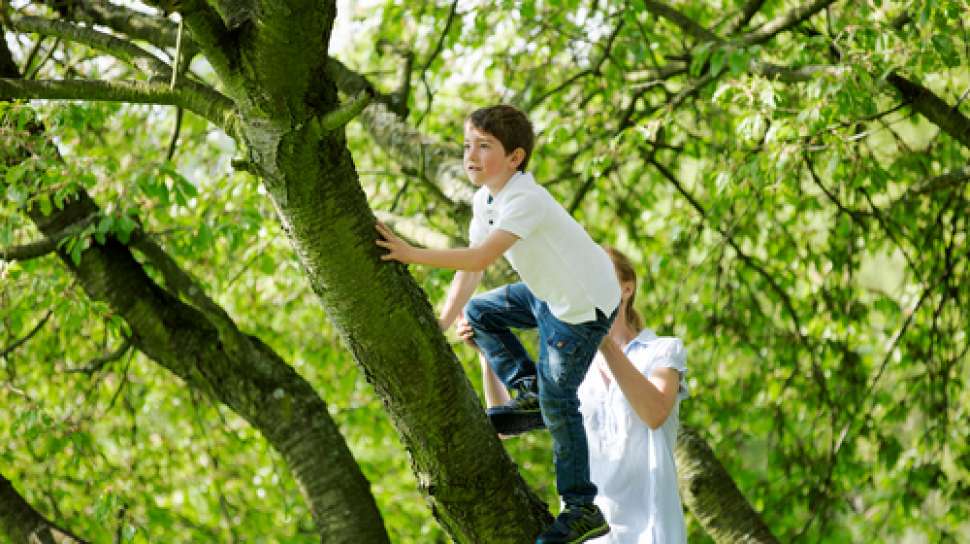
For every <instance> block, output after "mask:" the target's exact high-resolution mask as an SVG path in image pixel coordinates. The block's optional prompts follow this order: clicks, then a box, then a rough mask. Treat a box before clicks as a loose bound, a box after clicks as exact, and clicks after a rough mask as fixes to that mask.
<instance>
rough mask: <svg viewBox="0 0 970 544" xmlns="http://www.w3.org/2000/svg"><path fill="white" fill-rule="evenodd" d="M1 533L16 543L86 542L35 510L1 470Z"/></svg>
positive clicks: (58, 543) (83, 543)
mask: <svg viewBox="0 0 970 544" xmlns="http://www.w3.org/2000/svg"><path fill="white" fill-rule="evenodd" d="M0 534H5V535H7V538H9V542H11V543H12V544H85V542H86V541H84V540H82V539H80V538H78V537H76V536H74V535H72V534H71V533H69V532H68V531H67V530H65V529H61V528H59V527H57V526H56V525H54V524H53V523H51V522H50V521H49V520H48V519H47V518H45V517H44V516H43V515H42V514H41V513H40V512H38V511H36V510H34V508H33V507H32V506H30V504H28V503H27V501H25V500H24V498H23V497H21V496H20V493H18V492H17V490H16V489H14V487H13V483H12V482H10V480H8V479H7V478H5V477H4V476H3V475H2V474H0Z"/></svg>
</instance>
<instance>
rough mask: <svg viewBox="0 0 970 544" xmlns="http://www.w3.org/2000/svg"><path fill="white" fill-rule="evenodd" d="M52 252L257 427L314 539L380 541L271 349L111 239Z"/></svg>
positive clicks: (63, 219)
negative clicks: (77, 254) (209, 313)
mask: <svg viewBox="0 0 970 544" xmlns="http://www.w3.org/2000/svg"><path fill="white" fill-rule="evenodd" d="M97 211H98V210H97V207H96V205H95V204H94V202H93V201H91V199H90V198H89V197H88V196H87V195H86V194H84V193H80V194H78V195H77V196H76V197H75V198H74V199H72V200H71V201H69V202H68V204H67V205H66V206H65V207H64V208H63V209H62V210H57V211H55V212H54V213H52V214H51V215H50V216H46V217H45V216H43V215H41V214H40V213H39V212H37V211H34V212H32V213H31V217H32V219H33V220H34V222H35V223H36V224H37V226H38V228H40V230H41V231H42V232H43V233H45V234H47V235H52V234H54V233H57V232H59V231H60V230H62V229H63V228H64V227H65V226H66V225H69V224H71V223H72V222H74V221H77V220H78V219H80V218H83V217H87V216H90V215H91V214H93V213H97ZM58 255H59V256H60V258H61V260H62V261H63V262H64V264H65V265H66V266H67V267H68V268H69V269H70V270H71V272H73V273H74V275H75V276H76V277H77V278H78V280H79V281H80V283H81V285H82V286H83V288H84V290H85V292H87V294H88V295H89V296H90V297H91V298H92V299H95V300H99V301H104V302H106V303H108V304H109V305H110V306H111V308H112V309H113V310H114V311H115V312H117V313H118V315H120V316H122V317H124V319H125V321H126V322H127V323H128V325H129V326H130V327H131V331H132V343H133V344H134V346H135V347H137V348H138V349H139V350H141V351H142V352H144V353H145V355H147V356H149V357H151V358H152V359H153V360H155V361H156V362H158V363H159V364H161V365H162V366H164V367H165V368H167V369H169V370H170V371H172V372H173V373H174V374H176V375H177V376H179V377H181V378H182V379H184V380H185V381H186V382H187V383H188V384H189V385H190V386H192V387H194V388H196V389H199V390H201V391H203V392H205V393H206V394H207V395H209V396H210V397H212V398H214V399H216V400H218V401H220V402H223V403H225V404H226V405H227V406H229V407H230V408H232V409H233V410H234V411H235V412H236V413H238V414H239V415H241V416H242V417H243V418H245V419H246V420H247V421H248V422H249V423H250V424H252V425H253V426H254V427H255V428H257V429H259V431H260V432H261V433H262V434H263V435H264V436H265V437H266V439H267V440H268V441H269V442H270V444H271V445H272V446H273V447H274V448H275V449H276V450H277V451H279V452H280V454H282V456H283V458H284V459H285V460H286V462H287V464H288V465H289V467H290V469H291V470H292V471H293V474H294V477H295V479H296V481H297V482H298V484H299V485H300V488H301V490H302V491H303V493H304V495H305V497H306V498H307V501H308V503H309V506H310V510H311V511H312V513H313V517H314V521H315V522H316V523H317V526H318V530H319V531H320V534H321V537H322V539H323V540H324V541H326V542H360V541H361V539H364V541H366V542H387V534H386V531H385V529H384V525H383V521H382V519H381V516H380V513H379V512H378V510H377V506H376V503H375V502H374V498H373V496H372V495H371V493H370V488H369V484H368V483H367V481H366V479H365V478H364V476H363V474H362V473H361V471H360V467H359V466H358V465H357V463H356V462H355V461H354V459H353V457H352V456H351V453H350V450H349V449H348V448H347V445H346V443H345V441H344V440H343V437H342V436H341V435H340V433H339V431H338V429H337V426H336V424H335V423H334V422H333V420H332V419H331V418H330V415H329V412H328V411H327V406H326V404H325V403H324V401H323V400H322V399H321V398H320V396H319V395H317V393H316V392H315V391H314V390H313V388H312V387H311V386H310V384H309V383H308V382H306V380H304V379H303V378H302V377H300V376H299V375H298V374H297V373H296V371H295V370H293V368H292V367H291V366H289V365H288V364H286V362H285V361H283V360H282V359H281V358H280V357H279V355H277V354H276V353H275V352H274V351H273V350H272V349H271V348H269V347H268V346H267V345H266V344H264V343H263V342H262V341H260V340H259V339H258V338H256V337H253V336H249V335H246V334H244V333H242V332H240V331H238V329H232V330H226V327H225V325H224V324H218V325H217V324H214V323H212V322H211V321H210V320H209V319H208V318H207V317H206V316H205V315H204V314H203V313H202V312H200V311H199V310H198V309H196V308H194V307H192V306H190V305H188V304H186V303H184V302H182V301H181V300H179V299H178V298H176V297H175V296H173V295H172V294H171V293H169V292H168V291H167V290H165V289H163V288H162V287H160V286H159V285H157V284H156V283H155V282H154V281H153V280H151V278H149V277H148V275H147V274H146V273H145V271H144V270H143V269H142V267H141V265H140V264H139V263H138V262H137V261H136V260H135V258H134V256H133V255H132V254H131V251H130V250H129V248H128V247H127V246H125V245H123V244H121V243H120V242H119V241H117V240H116V239H114V238H112V237H109V238H108V239H107V241H106V243H105V244H104V245H99V244H96V243H95V244H92V245H91V247H90V248H89V249H87V250H85V251H84V252H83V253H82V254H81V260H80V262H79V263H78V264H75V263H74V262H73V261H72V259H71V257H70V255H69V254H68V253H67V252H66V251H63V250H61V251H59V252H58Z"/></svg>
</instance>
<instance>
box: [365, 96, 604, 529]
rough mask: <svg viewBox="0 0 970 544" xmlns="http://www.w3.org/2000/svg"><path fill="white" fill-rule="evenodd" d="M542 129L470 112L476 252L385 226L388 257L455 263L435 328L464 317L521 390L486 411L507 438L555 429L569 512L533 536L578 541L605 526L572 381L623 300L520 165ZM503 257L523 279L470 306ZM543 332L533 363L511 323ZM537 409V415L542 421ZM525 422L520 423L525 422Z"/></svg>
mask: <svg viewBox="0 0 970 544" xmlns="http://www.w3.org/2000/svg"><path fill="white" fill-rule="evenodd" d="M534 141H535V136H534V135H533V131H532V124H531V123H530V122H529V120H528V119H527V118H526V116H525V114H523V113H522V112H521V111H519V110H518V109H516V108H514V107H512V106H504V105H499V106H491V107H488V108H482V109H480V110H477V111H475V112H473V113H472V114H471V115H470V116H469V117H468V119H467V120H466V122H465V144H464V148H465V153H464V166H465V171H466V173H467V174H468V177H469V178H470V179H471V181H472V183H474V184H475V185H477V186H478V187H480V188H479V190H478V191H477V192H476V193H475V197H474V201H473V204H472V221H471V228H470V238H471V247H468V248H461V249H447V250H433V249H421V248H415V247H412V246H410V245H408V244H407V243H406V242H404V241H403V240H401V239H400V238H398V237H397V236H396V235H394V233H393V232H391V231H390V229H388V228H387V227H386V226H384V225H383V224H381V223H378V225H377V230H378V231H379V232H380V234H381V235H382V236H383V238H384V239H383V240H378V241H377V244H378V245H379V246H381V247H384V248H386V249H388V250H389V251H388V253H387V254H386V255H383V256H382V257H381V258H382V259H384V260H397V261H400V262H402V263H405V264H408V263H416V264H425V265H430V266H437V267H442V268H453V269H456V270H458V272H457V273H456V274H455V279H454V280H453V282H452V285H451V288H450V289H449V292H448V298H447V300H446V302H445V306H444V309H443V311H442V316H441V318H440V319H439V325H440V326H441V328H442V329H447V328H448V327H449V326H451V324H452V323H453V322H454V321H455V319H456V318H458V314H459V311H460V308H462V306H464V305H465V302H466V301H468V305H467V307H465V319H467V322H468V324H469V325H470V326H471V328H472V330H473V331H474V340H475V343H476V344H477V346H478V348H479V349H480V350H481V351H482V353H484V355H485V357H486V358H487V360H488V363H489V365H490V366H491V368H492V369H493V370H494V371H495V374H496V375H497V376H498V377H499V379H501V380H502V382H503V383H504V384H505V386H506V387H508V388H509V389H512V390H514V391H516V392H517V396H516V397H515V398H514V399H512V400H511V401H509V402H508V403H506V404H505V405H502V406H498V407H495V408H492V409H490V410H489V413H488V416H489V419H490V420H491V422H492V424H493V425H494V426H495V428H496V430H497V431H498V432H499V433H502V434H516V433H519V432H524V431H527V430H530V429H532V428H536V427H538V426H541V425H542V424H543V423H544V424H545V426H546V427H548V428H549V431H550V433H551V434H552V439H553V448H554V452H553V453H554V458H555V464H556V488H557V489H558V491H559V494H560V495H561V496H562V499H563V504H564V508H563V511H562V512H561V513H560V514H559V516H558V517H557V518H556V521H555V523H553V524H552V526H550V527H549V528H548V529H547V530H546V531H545V532H544V533H543V534H542V535H540V536H539V539H538V540H537V541H536V542H537V543H542V544H549V543H554V542H555V543H560V542H569V543H579V542H584V541H586V540H588V539H590V538H593V537H597V536H601V535H604V534H606V533H608V532H609V530H610V529H609V526H608V525H607V524H606V521H605V520H604V519H603V515H602V513H601V512H600V511H599V509H598V508H597V507H596V506H595V505H594V504H593V499H594V498H595V497H596V486H595V485H593V483H592V482H591V481H590V478H589V452H588V447H587V443H586V433H585V430H584V429H583V420H582V416H581V415H580V413H579V400H578V398H577V396H576V391H577V388H578V387H579V384H580V383H582V381H583V378H584V377H585V376H586V371H587V370H588V369H589V365H590V362H591V361H592V359H593V355H595V353H596V350H597V348H598V347H599V344H600V340H601V339H602V338H603V336H604V335H605V334H606V332H607V331H608V330H609V328H610V325H611V324H612V321H613V319H614V317H615V316H616V309H617V307H618V306H619V303H620V286H619V283H618V282H617V279H616V274H615V273H614V272H613V264H612V262H611V261H610V258H609V256H608V255H607V254H606V252H605V251H604V250H603V249H602V248H601V247H600V246H599V245H597V244H596V243H594V242H593V240H592V239H591V238H590V237H589V235H588V234H587V233H586V231H585V230H584V229H583V228H582V227H581V226H580V225H579V224H578V223H576V221H575V220H573V218H572V217H571V216H570V215H569V214H568V213H567V212H566V210H565V209H563V207H562V206H561V205H560V204H559V203H558V202H556V201H555V199H553V198H552V196H551V195H549V193H548V191H546V190H545V189H544V188H543V187H541V186H540V185H538V184H536V182H535V180H534V179H533V177H532V175H531V174H529V173H527V172H526V171H525V168H526V166H527V165H528V163H529V158H530V155H531V153H532V148H533V144H534ZM503 254H504V255H505V256H506V257H507V258H508V260H509V263H511V265H512V267H513V268H515V270H516V271H517V272H518V273H519V276H520V277H521V278H522V282H519V283H515V284H511V285H506V286H504V287H500V288H498V289H495V290H493V291H490V292H488V293H485V294H482V295H479V296H477V297H475V298H473V299H471V300H470V301H469V298H470V297H471V294H472V293H473V292H474V290H475V288H476V287H477V286H478V283H479V282H480V281H481V277H482V272H481V271H482V270H483V269H484V268H485V267H486V266H488V265H489V264H491V263H492V262H494V261H495V260H496V259H498V258H499V257H500V256H502V255H503ZM536 327H538V329H539V336H540V339H541V340H540V356H539V362H538V365H536V364H535V363H533V361H532V360H531V359H530V357H529V355H528V353H527V352H526V350H525V349H524V348H523V347H522V344H521V343H520V342H519V340H518V339H517V338H516V336H515V335H514V334H513V333H512V332H511V329H512V328H518V329H529V328H536ZM540 409H541V417H540ZM523 422H525V425H523Z"/></svg>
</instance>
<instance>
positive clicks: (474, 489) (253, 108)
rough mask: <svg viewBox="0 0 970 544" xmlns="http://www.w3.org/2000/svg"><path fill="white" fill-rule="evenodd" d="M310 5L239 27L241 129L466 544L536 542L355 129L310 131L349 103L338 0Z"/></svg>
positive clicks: (320, 286) (443, 517)
mask: <svg viewBox="0 0 970 544" xmlns="http://www.w3.org/2000/svg"><path fill="white" fill-rule="evenodd" d="M303 4H304V3H301V2H289V3H285V4H284V3H279V4H275V3H271V2H265V3H259V5H258V8H257V10H256V11H255V12H254V15H253V18H252V20H250V21H248V22H244V23H240V24H239V26H238V28H237V30H236V31H235V36H236V39H237V43H238V44H239V48H238V55H239V59H240V62H239V65H240V71H239V73H240V74H242V78H243V79H244V80H245V81H246V83H245V84H244V87H245V89H246V93H245V94H246V96H247V99H246V100H242V101H240V102H239V112H240V125H239V126H240V130H239V134H237V135H236V136H237V137H238V140H239V141H240V143H241V144H242V145H243V146H244V147H245V150H246V153H247V154H248V160H249V162H250V164H251V165H252V167H253V169H254V170H255V171H256V172H258V173H259V174H260V176H261V177H262V180H263V183H264V185H265V186H266V188H267V190H268V193H269V194H270V196H271V198H272V200H273V203H274V205H275V206H276V209H277V211H278V214H279V217H280V221H281V223H282V225H283V228H284V230H285V232H286V233H287V235H288V237H289V239H290V241H291V242H292V244H293V247H294V248H295V250H296V252H297V255H298V256H299V258H300V261H301V263H302V265H303V267H304V269H305V271H306V274H307V276H308V277H309V279H310V282H311V284H312V286H313V289H314V291H315V292H316V293H317V294H318V295H319V296H320V298H321V300H322V302H323V305H324V308H325V309H326V311H327V313H328V315H329V317H330V318H331V320H332V321H333V322H334V324H335V326H336V329H337V330H338V332H339V333H340V335H341V337H342V338H343V340H344V342H345V344H346V345H347V346H348V348H349V349H350V351H351V353H352V354H353V355H354V358H355V360H356V361H357V363H358V364H359V365H360V366H361V367H362V368H363V371H364V372H365V374H366V376H367V378H368V380H369V382H370V383H371V384H373V386H374V388H375V390H376V391H377V394H378V395H379V396H380V398H381V399H382V400H383V401H384V403H385V406H386V407H387V411H388V413H389V415H390V417H391V420H392V422H393V423H394V425H395V426H396V428H397V430H398V432H399V433H400V435H401V437H402V441H403V442H404V444H405V447H406V448H407V449H408V451H409V453H410V455H411V460H412V465H413V470H414V472H415V474H416V476H417V479H418V481H419V483H420V486H421V489H422V490H423V491H424V493H425V494H426V496H427V498H428V500H429V503H430V506H431V508H432V512H433V513H434V515H435V516H436V518H437V519H438V520H439V521H440V522H441V524H442V526H443V527H444V528H445V530H446V531H447V532H448V533H449V535H450V536H451V537H452V538H453V539H454V540H455V541H459V542H488V543H499V542H515V543H519V542H527V541H530V540H531V539H534V537H535V536H536V535H537V534H538V533H539V531H540V530H541V529H542V527H543V525H544V524H545V523H547V522H548V521H549V520H550V516H549V513H548V509H547V506H546V505H545V504H544V503H543V502H541V501H540V500H539V499H538V497H536V495H535V494H534V493H533V492H532V491H531V490H530V489H529V488H528V486H527V485H526V484H525V482H524V481H523V480H522V478H521V476H520V475H519V474H518V472H517V470H516V468H515V465H514V464H513V463H512V461H511V460H510V459H509V457H508V456H507V454H506V453H505V450H504V449H503V448H502V446H501V444H500V443H499V441H498V439H497V438H496V436H495V433H494V431H493V430H492V429H491V427H490V426H489V425H488V423H487V421H486V419H485V417H484V414H483V412H482V407H481V406H480V404H479V402H478V398H477V396H476V395H475V393H474V391H473V390H472V388H471V385H470V383H469V382H468V379H467V377H466V376H465V374H464V371H463V370H462V367H461V365H460V364H459V363H458V361H457V359H456V357H455V355H454V353H453V352H452V350H451V348H450V346H449V345H448V344H447V342H446V341H445V339H444V336H443V335H442V334H441V332H440V331H439V330H438V328H437V321H436V319H435V316H434V313H433V311H432V309H431V306H430V304H429V303H428V300H427V297H426V296H425V294H424V293H423V292H422V291H421V289H420V288H419V287H418V286H417V284H416V283H415V282H414V281H413V279H412V278H411V277H410V275H408V274H407V272H406V270H405V269H404V268H403V267H402V266H400V265H397V264H389V263H385V262H383V261H381V260H380V251H379V248H378V247H377V246H376V244H375V243H374V241H375V239H376V236H377V234H376V231H375V230H374V224H375V219H374V215H373V213H372V212H371V210H370V208H369V206H368V204H367V201H366V197H365V195H364V192H363V190H362V188H361V185H360V182H359V180H358V178H357V173H356V170H355V167H354V164H353V160H352V158H351V156H350V152H349V150H348V149H347V145H346V141H345V138H344V134H343V130H342V129H337V130H332V131H327V132H317V131H314V130H312V129H311V127H312V126H314V125H315V124H316V123H314V121H315V120H316V119H319V118H321V117H322V116H325V115H328V114H329V113H331V112H333V111H335V110H336V109H338V108H340V107H341V105H340V104H339V102H338V98H337V88H336V86H335V84H334V82H333V81H332V80H331V79H330V76H329V75H328V71H327V51H326V48H327V40H328V39H329V28H330V27H329V25H330V24H331V23H332V20H333V19H332V18H333V10H332V9H331V7H332V6H331V4H330V3H318V2H309V3H306V5H303ZM297 15H298V17H297ZM294 17H297V18H296V19H294ZM227 92H228V94H229V95H231V96H240V94H241V93H240V92H239V90H238V89H237V90H234V91H227Z"/></svg>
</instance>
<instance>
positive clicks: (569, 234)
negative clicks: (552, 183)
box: [469, 172, 620, 323]
mask: <svg viewBox="0 0 970 544" xmlns="http://www.w3.org/2000/svg"><path fill="white" fill-rule="evenodd" d="M495 229H501V230H504V231H506V232H509V233H511V234H514V235H515V236H517V237H518V238H519V240H518V241H517V242H516V243H515V244H513V245H512V247H511V248H509V250H508V251H506V252H505V257H506V258H507V259H508V260H509V263H511V264H512V267H513V268H515V270H516V272H518V273H519V277H521V278H522V281H523V282H524V283H525V284H526V286H528V288H529V290H530V291H532V293H533V294H534V295H535V296H536V297H538V298H539V299H541V300H543V301H545V302H546V304H548V305H549V310H550V311H552V314H553V315H554V316H556V318H558V319H559V320H561V321H565V322H567V323H582V322H584V321H592V320H594V319H596V309H597V308H599V309H600V310H602V311H603V313H605V314H607V315H609V314H611V313H612V312H613V310H615V309H616V308H617V306H619V304H620V285H619V282H618V281H617V279H616V272H615V271H614V270H613V262H612V261H611V260H610V257H609V255H607V254H606V251H605V250H604V249H603V248H602V247H600V246H599V245H598V244H596V243H595V242H593V239H592V238H590V237H589V234H587V233H586V230H585V229H583V227H582V226H580V224H579V223H577V222H576V220H575V219H573V218H572V216H570V215H569V213H567V212H566V210H565V209H563V207H562V206H561V205H559V203H558V202H556V200H555V199H554V198H553V197H552V195H550V194H549V191H547V190H546V189H545V187H542V186H540V185H539V184H537V183H536V181H535V179H534V178H533V177H532V174H529V173H522V172H517V173H516V174H514V175H513V176H512V177H511V178H510V179H509V181H508V182H507V183H506V184H505V187H503V188H502V190H501V191H500V192H499V194H497V195H495V196H494V197H492V195H491V194H490V193H489V192H488V188H487V187H482V188H480V189H479V190H478V191H477V192H476V193H475V198H474V200H473V201H472V221H471V228H470V229H469V235H470V238H471V245H473V246H476V245H479V244H481V243H482V242H483V241H484V240H485V238H487V237H488V235H489V234H491V233H492V231H493V230H495Z"/></svg>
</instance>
